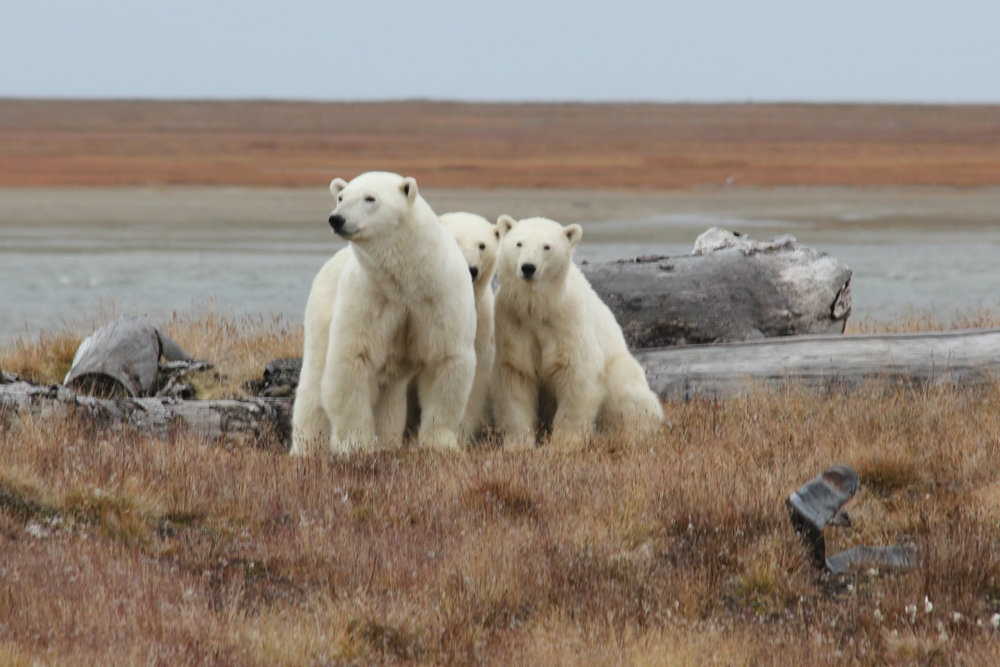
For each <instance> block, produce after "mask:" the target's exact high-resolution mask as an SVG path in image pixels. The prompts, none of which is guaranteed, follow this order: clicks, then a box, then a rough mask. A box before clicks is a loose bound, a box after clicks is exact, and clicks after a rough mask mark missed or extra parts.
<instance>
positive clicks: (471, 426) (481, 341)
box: [441, 213, 500, 437]
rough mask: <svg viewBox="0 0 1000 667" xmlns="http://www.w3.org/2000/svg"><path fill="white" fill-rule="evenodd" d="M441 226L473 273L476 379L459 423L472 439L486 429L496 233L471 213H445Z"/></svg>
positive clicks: (492, 350)
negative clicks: (455, 243) (448, 233)
mask: <svg viewBox="0 0 1000 667" xmlns="http://www.w3.org/2000/svg"><path fill="white" fill-rule="evenodd" d="M441 224H442V225H444V227H445V229H447V230H448V231H449V232H450V233H451V235H452V236H454V237H455V240H456V241H458V247H459V248H460V249H461V250H462V254H463V255H464V256H465V262H466V264H468V266H469V271H470V272H472V273H474V276H475V277H474V278H472V280H471V282H472V289H473V292H474V294H475V297H476V377H475V380H473V382H472V392H471V393H470V394H469V404H468V406H467V407H466V409H465V418H464V419H463V420H462V431H463V433H464V434H466V435H467V436H468V437H475V436H476V435H478V434H480V433H482V432H483V431H484V430H485V429H486V428H487V427H488V426H489V389H490V375H491V373H492V370H493V359H494V357H495V355H496V340H495V336H494V333H493V285H492V283H493V274H494V273H495V272H496V263H497V247H498V244H499V241H500V232H499V230H498V229H497V226H496V225H494V224H493V223H492V222H490V221H489V220H487V219H486V218H484V217H482V216H479V215H476V214H474V213H445V214H444V215H442V216H441Z"/></svg>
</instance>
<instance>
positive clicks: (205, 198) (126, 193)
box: [0, 185, 1000, 228]
mask: <svg viewBox="0 0 1000 667" xmlns="http://www.w3.org/2000/svg"><path fill="white" fill-rule="evenodd" d="M421 192H422V194H423V195H424V197H425V198H426V199H427V200H428V202H430V204H431V206H432V207H433V208H434V209H435V210H436V211H437V212H439V213H445V212H447V211H460V210H466V211H471V212H474V213H479V214H481V215H484V216H486V217H487V218H490V219H495V218H496V217H497V216H499V215H500V214H501V213H508V214H510V215H513V216H515V217H527V216H533V215H542V216H545V217H550V218H553V219H555V220H559V221H560V222H564V223H571V222H581V223H586V222H607V221H635V220H642V219H644V218H649V217H655V216H662V215H671V214H675V215H699V214H706V215H710V216H732V217H733V218H739V219H761V220H765V221H766V220H771V221H775V222H782V221H789V222H796V223H802V222H805V223H817V224H824V223H826V224H829V223H836V222H851V223H855V224H858V223H866V224H867V225H868V226H871V225H875V224H878V225H882V226H886V227H891V226H893V225H894V224H896V223H897V220H903V221H904V223H905V224H906V225H908V226H910V227H913V226H921V225H926V226H929V227H940V226H941V225H942V224H945V223H948V224H950V225H963V226H969V225H971V226H976V225H996V223H997V221H998V217H1000V186H997V187H983V188H952V187H821V186H795V187H790V186H781V187H729V188H696V189H692V190H663V191H638V192H633V191H627V190H625V191H623V190H587V189H577V188H549V189H536V188H435V187H431V188H421ZM0 199H2V201H3V203H4V204H3V206H0V228H3V227H17V226H20V225H25V224H50V223H60V224H62V223H81V224H94V223H142V222H147V223H149V224H163V223H177V224H184V223H197V224H198V225H212V224H236V225H239V224H243V225H251V224H252V225H267V224H275V223H282V224H315V223H316V222H317V220H318V221H319V222H320V223H322V222H323V220H324V219H325V216H326V214H327V213H328V212H329V209H330V208H331V206H332V203H333V202H332V200H331V198H330V193H329V191H328V190H327V189H326V188H325V187H310V188H305V187H289V188H279V187H240V186H188V185H174V186H155V187H150V186H140V187H132V186H117V187H48V186H46V187H3V186H0ZM859 215H861V216H862V217H861V218H859V217H858V216H859ZM904 223H900V224H904ZM765 226H766V225H765Z"/></svg>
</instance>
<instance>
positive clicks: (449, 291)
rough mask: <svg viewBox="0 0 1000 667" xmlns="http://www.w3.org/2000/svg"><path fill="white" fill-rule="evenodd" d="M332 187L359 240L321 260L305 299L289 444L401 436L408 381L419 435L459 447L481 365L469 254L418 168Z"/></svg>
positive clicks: (427, 442) (347, 234)
mask: <svg viewBox="0 0 1000 667" xmlns="http://www.w3.org/2000/svg"><path fill="white" fill-rule="evenodd" d="M330 191H331V193H333V196H334V197H335V198H336V200H337V206H336V208H335V209H334V210H333V212H332V213H331V215H330V224H331V226H334V229H335V231H336V232H337V233H338V234H339V235H340V236H342V237H343V238H345V239H347V240H348V241H349V242H350V244H349V246H348V247H347V248H345V249H343V250H341V251H340V252H338V253H337V254H336V255H334V257H333V258H332V259H331V260H329V261H328V262H327V263H326V265H324V266H323V268H322V269H320V271H319V273H318V274H317V276H316V278H315V279H314V281H313V286H312V290H311V291H310V294H309V300H308V302H307V304H306V313H305V345H304V349H303V363H302V375H301V376H300V379H299V386H298V389H297V391H296V399H295V407H294V410H293V415H292V453H294V454H301V453H307V452H309V451H313V450H314V449H316V448H317V447H321V446H322V443H324V442H326V443H328V445H329V448H330V450H331V451H333V452H334V453H346V452H349V451H351V450H353V449H357V448H361V447H366V446H371V445H372V444H373V443H374V442H375V441H376V440H377V441H380V442H383V443H385V444H393V443H396V442H399V441H401V439H402V437H403V429H404V427H405V422H406V411H405V409H404V410H402V411H400V410H397V409H395V406H397V405H399V404H400V402H401V403H402V405H405V403H406V390H407V385H408V383H409V382H410V381H411V380H412V381H413V382H414V385H415V388H416V392H417V395H418V397H419V400H420V404H421V406H422V411H421V412H422V414H421V421H420V428H419V432H418V436H417V437H418V442H419V443H420V444H421V445H424V446H428V447H437V448H455V447H457V446H458V444H459V441H458V431H459V427H460V424H461V420H462V417H463V415H464V412H465V406H466V402H467V400H468V396H469V391H470V389H471V387H472V381H473V376H474V373H475V364H476V359H475V335H476V310H475V302H474V300H473V294H472V290H470V289H468V281H469V270H468V267H467V266H466V263H465V260H464V259H463V257H462V253H461V251H460V250H459V249H458V246H457V245H456V244H455V242H454V239H452V237H451V236H450V235H449V234H448V233H447V231H446V230H445V229H444V228H443V227H442V226H441V225H440V223H439V222H438V218H437V215H435V214H434V211H433V210H431V207H430V206H429V205H428V204H427V202H425V201H424V199H423V198H422V197H421V196H420V195H419V193H418V191H417V183H416V181H415V180H414V179H412V178H403V177H401V176H399V175H397V174H390V173H387V172H368V173H365V174H362V175H360V176H358V177H357V178H355V179H354V180H352V181H351V182H350V183H346V182H345V181H343V180H342V179H339V178H338V179H334V181H333V182H332V183H330ZM335 223H336V224H335Z"/></svg>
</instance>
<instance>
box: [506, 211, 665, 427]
mask: <svg viewBox="0 0 1000 667" xmlns="http://www.w3.org/2000/svg"><path fill="white" fill-rule="evenodd" d="M497 226H498V229H499V232H500V256H499V260H498V268H497V276H498V278H499V282H500V289H499V291H498V292H497V294H496V313H495V316H496V340H497V352H496V355H497V356H496V362H495V365H494V372H493V382H492V396H493V409H494V415H495V418H496V423H497V427H498V428H499V429H500V430H501V432H502V433H503V437H504V444H505V446H508V447H517V446H526V445H532V444H534V441H535V434H536V429H537V428H538V426H539V423H540V419H541V421H542V422H548V420H550V419H551V424H552V439H553V441H556V442H566V443H574V442H579V441H581V440H583V439H585V438H586V437H587V436H588V435H589V434H590V433H591V432H592V430H593V428H594V426H595V425H596V424H598V423H599V424H600V425H601V426H602V427H608V428H622V427H628V428H636V429H639V430H641V431H642V432H648V431H651V430H653V429H655V428H656V427H657V425H658V424H659V423H660V422H662V421H663V406H662V405H661V404H660V401H659V399H658V398H657V396H656V394H654V393H653V392H652V391H651V390H650V388H649V384H648V383H647V382H646V375H645V373H644V372H643V369H642V367H641V366H640V365H639V363H638V362H637V361H636V360H635V359H634V358H633V357H632V355H631V354H630V353H629V350H628V346H627V345H626V343H625V337H624V336H623V335H622V331H621V328H620V327H619V326H618V322H617V321H616V320H615V317H614V315H613V314H612V313H611V310H610V309H609V308H608V307H607V306H606V305H605V304H604V302H603V301H601V298H600V297H599V296H597V293H596V292H594V290H593V288H592V287H591V286H590V283H588V282H587V279H586V277H584V275H583V273H582V272H581V271H580V269H579V268H578V267H577V266H576V265H575V264H574V263H573V250H574V248H576V245H577V244H578V243H579V242H580V237H581V236H582V234H583V230H582V229H581V227H580V225H567V226H563V225H561V224H559V223H558V222H555V221H553V220H549V219H546V218H527V219H525V220H521V221H517V220H515V219H514V218H512V217H510V216H509V215H502V216H500V218H499V219H498V220H497Z"/></svg>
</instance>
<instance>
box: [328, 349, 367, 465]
mask: <svg viewBox="0 0 1000 667" xmlns="http://www.w3.org/2000/svg"><path fill="white" fill-rule="evenodd" d="M376 392H377V382H376V380H375V374H374V372H373V371H372V369H371V368H370V367H369V364H367V363H365V361H364V357H362V356H360V355H359V356H357V357H354V358H347V359H344V358H341V357H336V358H334V359H332V360H328V361H327V367H326V371H325V372H324V374H323V382H322V384H321V386H320V393H321V396H322V400H323V408H324V409H325V410H326V414H327V416H328V417H329V419H330V451H331V452H333V453H334V454H348V453H350V452H351V451H353V450H356V449H362V448H365V447H370V446H371V445H372V444H374V442H375V440H376V433H375V399H376Z"/></svg>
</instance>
